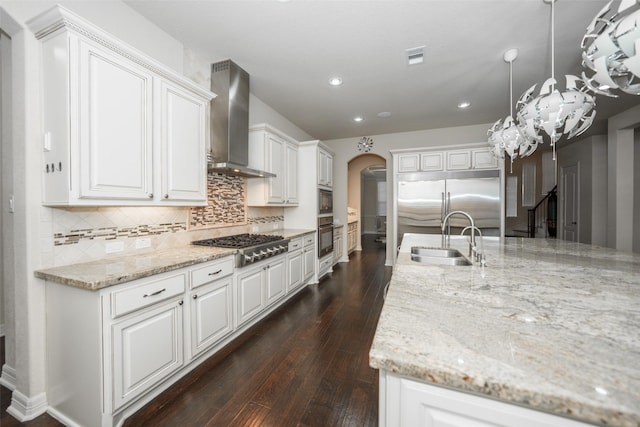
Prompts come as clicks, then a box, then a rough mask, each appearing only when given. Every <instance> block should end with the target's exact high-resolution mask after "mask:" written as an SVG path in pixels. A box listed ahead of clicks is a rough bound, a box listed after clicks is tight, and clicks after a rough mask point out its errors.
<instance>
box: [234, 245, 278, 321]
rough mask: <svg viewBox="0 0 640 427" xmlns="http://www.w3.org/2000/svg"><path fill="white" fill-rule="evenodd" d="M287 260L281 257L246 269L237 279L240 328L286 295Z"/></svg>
mask: <svg viewBox="0 0 640 427" xmlns="http://www.w3.org/2000/svg"><path fill="white" fill-rule="evenodd" d="M285 260H286V257H284V256H279V257H273V258H270V259H269V262H266V261H265V262H260V263H258V265H256V266H255V267H248V268H247V267H245V269H243V270H246V271H242V272H240V273H239V274H238V276H237V278H236V282H237V292H238V297H237V301H238V319H237V324H238V326H241V325H243V324H244V323H246V322H247V321H249V320H251V319H253V318H254V317H255V316H257V315H258V314H260V313H261V312H262V311H263V310H264V309H265V308H266V307H267V306H269V305H271V304H273V303H275V302H276V301H278V300H279V299H281V298H283V297H284V295H285V289H286V288H285V270H284V269H285V265H286V264H285Z"/></svg>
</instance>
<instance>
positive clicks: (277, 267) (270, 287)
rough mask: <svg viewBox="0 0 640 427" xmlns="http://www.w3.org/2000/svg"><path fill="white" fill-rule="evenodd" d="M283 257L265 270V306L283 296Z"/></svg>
mask: <svg viewBox="0 0 640 427" xmlns="http://www.w3.org/2000/svg"><path fill="white" fill-rule="evenodd" d="M284 267H285V257H282V258H281V259H280V260H278V261H275V262H273V263H270V264H269V265H268V266H267V269H266V274H265V276H266V289H267V305H270V304H272V303H274V302H276V301H278V300H279V299H280V298H282V297H283V296H284V294H285V271H284Z"/></svg>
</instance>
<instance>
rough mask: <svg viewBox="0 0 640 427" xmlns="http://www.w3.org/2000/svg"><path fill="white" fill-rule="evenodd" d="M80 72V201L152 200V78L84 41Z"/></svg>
mask: <svg viewBox="0 0 640 427" xmlns="http://www.w3.org/2000/svg"><path fill="white" fill-rule="evenodd" d="M79 70H80V76H79V77H80V86H79V94H78V98H79V100H80V105H79V108H78V110H79V117H80V120H79V133H80V135H79V141H80V142H79V144H80V177H81V183H80V197H81V198H86V197H89V198H104V199H111V198H115V199H140V200H145V199H146V200H148V199H150V198H152V197H153V182H152V179H153V178H152V177H153V171H152V164H153V158H152V157H153V156H152V143H153V129H152V122H153V121H152V114H153V113H152V98H153V93H152V84H153V76H152V75H151V74H150V73H149V72H147V70H145V69H144V68H142V67H140V66H138V65H136V64H134V63H133V62H130V61H127V60H126V59H124V58H122V57H120V56H116V55H113V54H110V53H109V52H106V51H103V50H101V49H100V48H99V47H96V46H93V45H92V44H90V43H89V42H86V41H84V40H83V41H80V67H79ZM74 132H75V128H74V127H73V126H72V128H71V133H72V134H73V133H74Z"/></svg>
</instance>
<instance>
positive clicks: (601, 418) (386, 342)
mask: <svg viewBox="0 0 640 427" xmlns="http://www.w3.org/2000/svg"><path fill="white" fill-rule="evenodd" d="M420 245H425V246H440V245H441V241H440V236H439V235H437V236H434V235H411V234H409V235H405V238H404V239H403V243H402V248H401V250H400V253H399V255H398V261H397V264H396V266H395V268H394V272H393V276H392V279H391V284H390V286H389V290H388V294H387V296H386V300H385V303H384V307H383V309H382V312H381V315H380V319H379V323H378V326H377V330H376V334H375V337H374V340H373V344H372V347H371V351H370V355H369V356H370V365H371V366H372V367H373V368H376V369H380V370H385V371H387V372H391V373H396V374H399V375H402V376H406V377H409V378H412V379H416V380H420V381H423V382H426V383H429V384H433V385H440V386H444V387H447V388H452V389H454V390H458V391H462V392H468V393H473V394H476V395H480V396H486V397H491V398H494V399H498V400H501V401H506V402H510V403H515V404H518V405H523V406H525V407H529V408H532V409H536V410H540V411H545V412H549V413H553V414H556V415H562V416H567V417H571V418H574V419H577V420H580V421H583V422H587V423H593V424H598V425H615V426H635V427H637V426H640V254H633V253H628V252H618V251H614V250H611V249H607V248H602V247H595V246H590V245H584V244H577V243H571V242H565V241H561V240H543V239H518V238H508V239H506V240H505V242H503V243H500V242H499V241H498V240H497V238H485V239H484V240H483V246H484V251H485V253H486V257H487V266H486V267H484V268H482V267H481V266H479V265H473V266H434V265H425V264H420V263H416V262H413V261H411V257H410V253H409V252H410V248H411V246H420ZM451 246H452V247H454V248H458V249H459V250H460V252H462V253H463V255H465V256H466V255H467V254H468V245H467V243H466V239H464V240H463V239H461V238H459V237H457V238H453V239H452V241H451Z"/></svg>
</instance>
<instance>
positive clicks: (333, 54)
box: [125, 0, 640, 140]
mask: <svg viewBox="0 0 640 427" xmlns="http://www.w3.org/2000/svg"><path fill="white" fill-rule="evenodd" d="M125 2H126V3H127V4H128V5H130V6H131V7H132V8H134V9H135V10H136V11H138V12H139V13H140V14H142V15H143V16H145V17H146V18H147V19H149V20H150V21H151V22H153V23H155V24H156V25H158V26H159V27H160V28H162V29H163V30H165V31H166V32H167V33H169V34H171V35H172V36H173V37H175V38H176V39H178V40H179V41H181V42H182V43H183V44H184V46H185V47H187V48H188V49H191V50H192V51H194V52H195V53H196V54H197V55H198V56H200V57H202V58H203V59H205V60H207V61H210V62H212V63H213V62H217V61H220V60H224V59H232V60H233V61H234V62H236V63H237V64H238V65H240V66H241V67H242V68H244V69H245V70H246V71H247V72H248V73H249V74H250V75H251V91H252V93H253V94H254V95H256V96H257V97H258V98H260V99H261V100H262V101H264V102H265V103H267V104H268V105H270V106H271V107H272V108H274V109H275V110H276V111H278V112H279V113H281V114H282V115H284V116H285V117H286V118H288V119H289V120H290V121H291V122H293V123H294V124H295V125H297V126H298V127H300V128H301V129H302V130H304V131H305V132H307V133H308V134H310V135H311V136H313V137H314V138H319V139H322V140H328V139H336V138H346V137H357V136H362V135H375V134H383V133H392V132H403V131H411V130H419V129H430V128H440V127H450V126H462V125H472V124H481V123H492V122H494V121H496V120H498V119H500V118H503V117H504V116H506V115H507V114H509V66H508V64H507V63H506V62H504V61H503V59H502V56H503V53H504V52H505V51H506V50H507V49H509V48H518V49H519V57H518V59H517V60H516V61H515V62H514V64H513V70H514V71H513V73H514V94H513V96H514V103H515V101H516V100H517V98H518V97H519V96H520V94H521V93H522V92H524V91H525V90H526V89H527V88H528V87H529V86H531V85H533V84H535V83H541V82H542V81H544V80H545V79H546V78H548V77H550V76H551V25H550V18H551V6H550V5H549V4H547V3H545V2H543V0H444V1H442V0H422V1H415V0H414V1H409V0H386V1H370V0H359V1H357V0H291V1H289V2H280V1H276V0H255V1H250V0H125ZM606 3H607V0H558V1H557V2H556V4H555V19H556V26H555V40H556V43H555V75H556V77H558V76H561V75H562V74H567V73H571V74H580V73H581V72H582V67H581V65H580V55H581V49H580V41H581V39H582V36H583V35H584V33H585V29H586V27H587V25H588V24H589V23H590V22H591V20H592V19H593V17H594V16H595V15H596V13H597V12H598V11H599V10H600V9H601V8H602V7H603V6H604V5H605V4H606ZM422 45H424V46H425V62H424V63H423V64H421V65H416V66H408V65H407V63H406V53H405V50H406V49H408V48H412V47H417V46H422ZM334 75H339V76H340V77H342V78H343V79H344V84H343V85H342V86H340V87H331V86H329V84H328V79H329V78H330V77H332V76H334ZM462 100H468V101H470V102H471V103H472V106H471V107H470V108H469V109H467V110H464V111H461V110H458V109H457V108H456V105H457V104H458V103H459V102H460V101H462ZM637 104H640V97H638V96H635V97H634V96H632V95H628V94H624V93H621V96H620V97H619V98H617V99H610V98H606V97H601V96H598V98H597V111H598V113H597V118H599V119H603V118H606V117H609V116H610V115H612V114H615V113H617V112H620V111H623V110H625V109H627V108H629V107H631V106H634V105H637ZM383 111H388V112H390V113H391V117H389V118H378V117H377V114H378V113H379V112H383ZM356 115H362V116H363V117H364V118H365V120H364V121H363V122H361V123H354V122H353V121H352V118H353V117H354V116H356Z"/></svg>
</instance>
